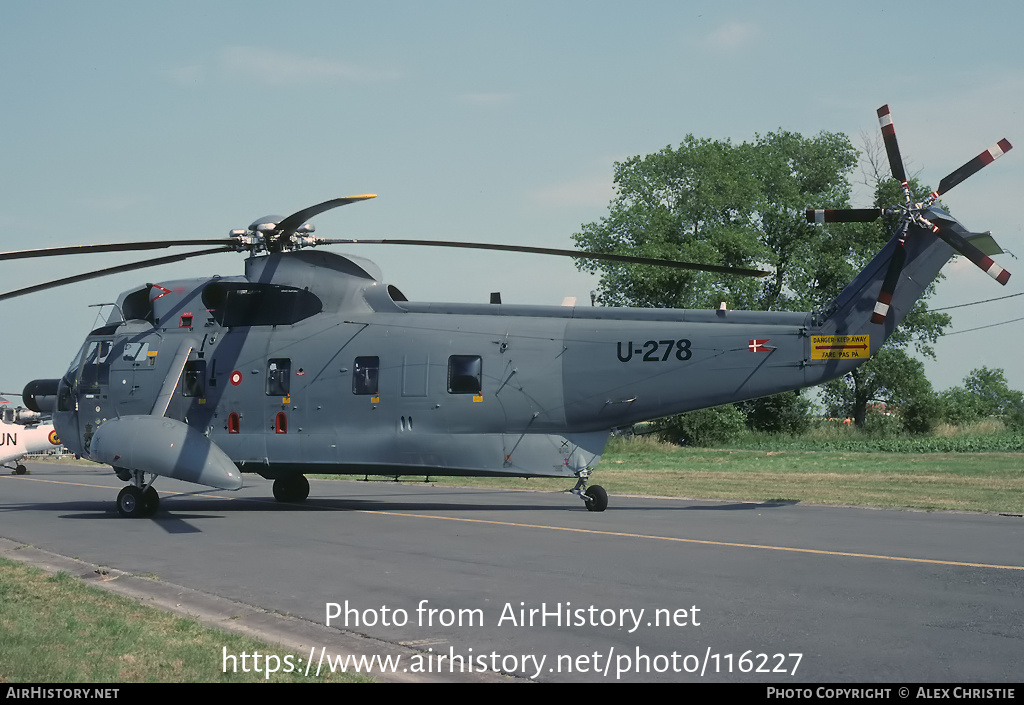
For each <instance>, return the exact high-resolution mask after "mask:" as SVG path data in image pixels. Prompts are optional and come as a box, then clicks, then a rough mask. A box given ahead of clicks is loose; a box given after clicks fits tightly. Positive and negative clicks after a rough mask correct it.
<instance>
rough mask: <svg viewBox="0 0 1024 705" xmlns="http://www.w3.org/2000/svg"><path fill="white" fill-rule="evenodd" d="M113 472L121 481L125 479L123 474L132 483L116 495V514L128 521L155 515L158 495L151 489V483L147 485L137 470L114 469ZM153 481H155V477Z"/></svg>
mask: <svg viewBox="0 0 1024 705" xmlns="http://www.w3.org/2000/svg"><path fill="white" fill-rule="evenodd" d="M114 472H116V473H117V476H118V477H120V478H121V479H126V478H124V477H123V474H127V475H128V479H131V481H132V483H133V484H131V485H127V486H125V487H123V488H122V489H121V491H120V492H119V493H118V495H117V513H118V514H120V515H121V516H123V517H127V518H129V519H141V518H144V517H151V516H153V515H154V514H156V510H157V509H159V507H160V495H158V494H157V492H156V490H155V489H154V488H153V483H152V481H151V482H150V483H149V484H148V485H147V484H146V482H145V476H144V475H143V473H142V472H141V471H139V470H128V469H126V468H114ZM153 479H156V478H155V476H154V478H153Z"/></svg>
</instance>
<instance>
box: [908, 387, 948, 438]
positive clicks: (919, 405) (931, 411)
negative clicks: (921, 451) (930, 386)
mask: <svg viewBox="0 0 1024 705" xmlns="http://www.w3.org/2000/svg"><path fill="white" fill-rule="evenodd" d="M944 412H945V405H944V404H943V403H942V400H941V399H939V397H938V395H937V394H933V393H930V392H929V393H927V394H922V395H920V396H918V397H917V398H915V399H914V400H913V401H911V402H910V403H909V404H907V405H905V406H904V407H903V409H902V414H903V428H904V429H906V431H907V432H909V433H913V434H915V435H921V434H924V433H931V432H932V431H934V430H935V427H936V426H938V424H939V422H940V421H942V419H943V415H944Z"/></svg>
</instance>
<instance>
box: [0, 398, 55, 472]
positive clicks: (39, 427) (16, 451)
mask: <svg viewBox="0 0 1024 705" xmlns="http://www.w3.org/2000/svg"><path fill="white" fill-rule="evenodd" d="M58 445H60V439H59V438H57V432H56V431H54V430H53V424H52V423H49V422H47V423H42V421H41V419H40V415H39V414H38V413H36V412H34V411H29V410H28V409H23V408H22V407H20V406H19V407H15V406H14V405H12V404H11V403H10V402H9V401H7V400H6V399H5V398H3V397H0V467H4V468H7V469H9V470H11V471H13V472H14V474H16V475H24V474H25V472H26V470H25V466H24V465H22V464H21V463H20V462H18V461H20V460H21V459H22V458H23V457H25V456H26V455H27V454H29V453H38V452H40V451H44V450H48V449H50V448H53V447H54V446H58Z"/></svg>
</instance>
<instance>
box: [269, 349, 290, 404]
mask: <svg viewBox="0 0 1024 705" xmlns="http://www.w3.org/2000/svg"><path fill="white" fill-rule="evenodd" d="M291 371H292V361H291V359H289V358H287V357H278V358H271V359H270V360H267V396H268V397H286V396H288V394H289V390H290V388H291Z"/></svg>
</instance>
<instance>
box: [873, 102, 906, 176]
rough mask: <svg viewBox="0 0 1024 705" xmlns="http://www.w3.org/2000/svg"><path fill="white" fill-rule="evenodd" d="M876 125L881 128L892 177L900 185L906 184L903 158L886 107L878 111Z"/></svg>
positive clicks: (887, 107) (890, 116)
mask: <svg viewBox="0 0 1024 705" xmlns="http://www.w3.org/2000/svg"><path fill="white" fill-rule="evenodd" d="M878 124H879V125H880V126H881V128H882V141H883V142H885V152H886V154H888V155H889V169H890V170H892V177H893V178H894V179H896V180H897V181H899V182H900V183H901V184H906V183H907V172H906V171H905V170H904V169H903V158H902V157H900V147H899V144H897V143H896V128H895V127H894V126H893V124H892V115H890V114H889V106H888V105H883V106H882V107H881V108H879V109H878Z"/></svg>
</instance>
